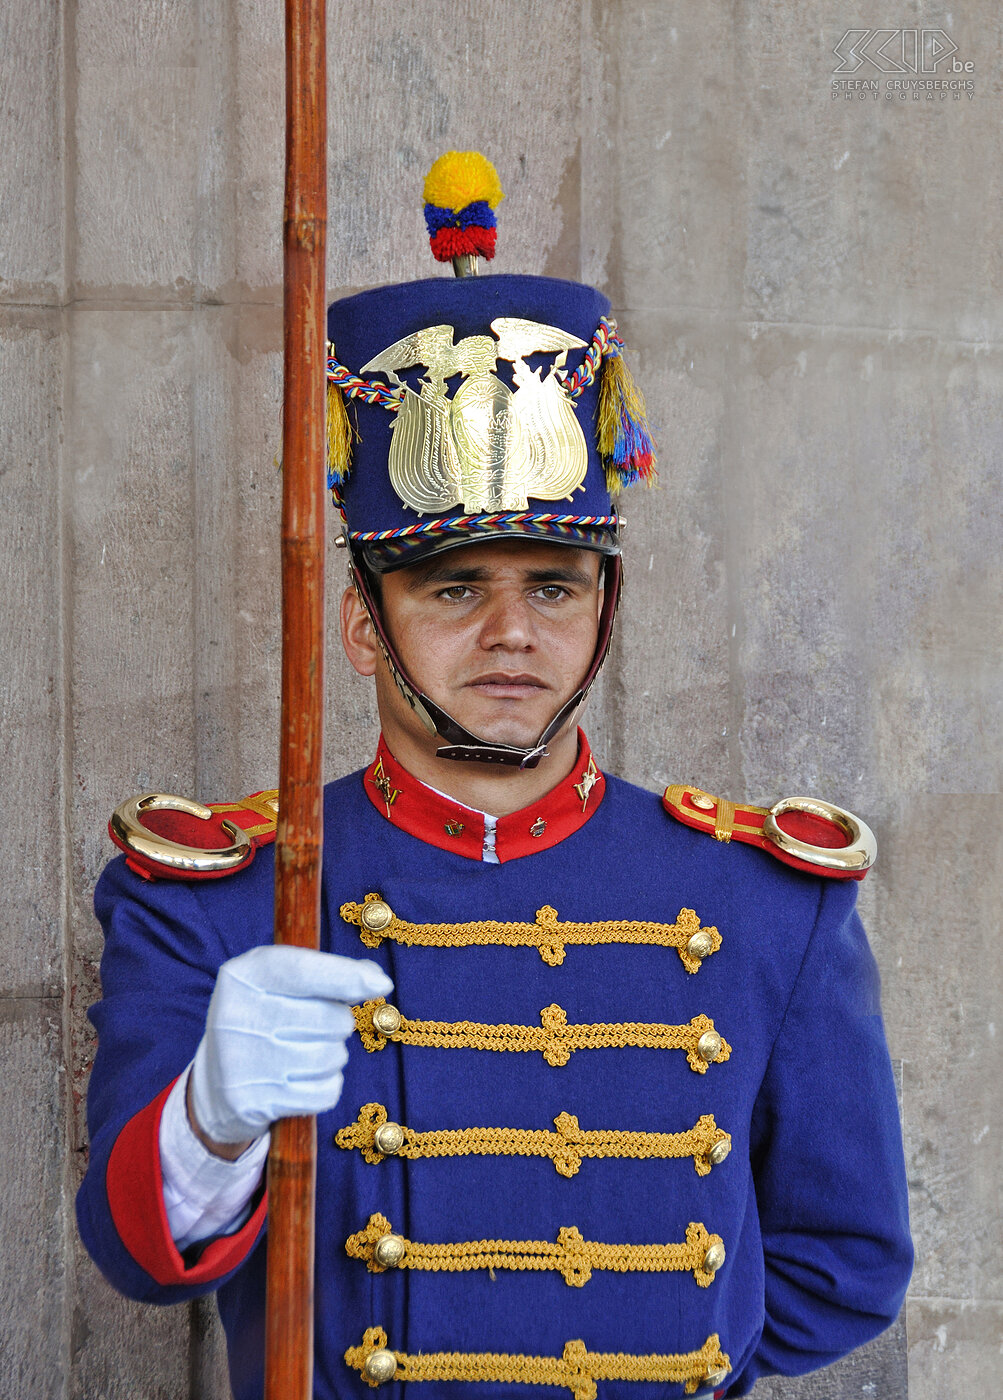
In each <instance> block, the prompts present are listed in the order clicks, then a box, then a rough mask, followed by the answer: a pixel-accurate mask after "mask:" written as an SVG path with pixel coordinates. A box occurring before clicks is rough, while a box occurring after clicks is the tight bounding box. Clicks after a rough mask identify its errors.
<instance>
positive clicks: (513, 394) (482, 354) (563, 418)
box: [363, 316, 588, 515]
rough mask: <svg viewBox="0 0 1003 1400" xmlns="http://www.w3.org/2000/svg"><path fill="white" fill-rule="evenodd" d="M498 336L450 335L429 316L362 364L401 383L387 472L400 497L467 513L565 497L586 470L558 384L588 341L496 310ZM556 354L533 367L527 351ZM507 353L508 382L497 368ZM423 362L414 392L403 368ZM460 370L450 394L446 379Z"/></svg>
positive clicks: (422, 506)
mask: <svg viewBox="0 0 1003 1400" xmlns="http://www.w3.org/2000/svg"><path fill="white" fill-rule="evenodd" d="M491 330H492V332H493V334H494V337H495V339H494V340H492V339H491V338H490V337H489V336H486V335H471V336H467V337H465V338H464V339H463V340H460V341H458V342H454V330H453V327H452V326H427V327H426V328H424V329H423V330H420V331H416V332H415V333H414V334H413V335H409V336H405V337H404V339H403V340H398V341H396V342H395V344H393V345H390V346H388V347H387V349H386V350H383V351H382V352H381V353H380V354H379V355H377V356H376V357H375V358H374V359H372V360H370V361H369V363H368V364H367V365H365V366H364V367H363V372H364V373H378V374H383V375H385V376H386V377H387V378H388V379H390V380H391V381H392V382H393V383H394V384H395V385H397V386H398V387H399V389H400V390H401V406H400V408H399V410H398V411H397V413H396V415H395V419H394V425H393V438H392V441H391V445H390V461H389V474H390V481H391V484H392V485H393V488H394V490H395V491H396V493H397V495H398V496H399V497H400V499H401V500H402V501H403V502H404V504H405V505H406V506H410V507H411V509H412V510H415V511H417V512H418V514H419V515H421V514H425V513H436V512H439V511H444V510H448V509H449V508H450V507H452V506H455V505H458V504H459V503H460V502H462V504H463V510H464V512H465V513H466V514H468V515H474V514H480V513H482V512H486V513H492V512H495V511H520V510H526V509H527V508H528V505H529V497H530V496H533V497H534V498H535V499H537V500H543V501H556V500H560V499H562V498H566V499H568V500H570V499H571V498H572V495H573V493H574V492H575V490H576V489H577V488H578V487H579V486H581V484H582V482H583V481H584V479H585V473H586V469H587V467H588V449H587V447H586V443H585V435H584V433H583V432H582V429H581V426H580V424H579V422H578V419H577V417H576V415H575V409H574V404H573V402H572V400H571V399H570V398H569V396H568V394H567V393H566V391H565V388H564V373H563V369H564V363H565V361H566V359H567V355H568V351H569V350H571V349H575V348H580V349H584V348H586V344H585V341H583V340H579V339H578V337H577V336H573V335H569V334H568V332H567V331H563V330H561V329H560V328H559V327H557V326H546V325H543V324H542V323H541V322H538V321H525V320H521V319H519V318H518V317H512V316H500V317H498V318H497V319H496V320H494V321H492V322H491ZM541 354H543V355H550V354H552V355H554V356H555V359H554V361H553V363H552V364H551V366H550V368H549V369H548V370H547V372H546V373H544V368H543V367H542V366H541V367H537V368H530V366H529V364H528V363H527V357H528V356H530V355H541ZM499 360H508V361H510V362H511V363H512V379H513V383H514V385H515V388H514V390H513V389H510V388H509V387H508V385H507V384H505V383H503V381H502V380H501V379H499V377H498V375H497V374H495V372H494V371H495V369H496V367H497V364H498V361H499ZM418 365H422V366H424V368H425V374H424V375H423V376H422V377H421V380H420V382H419V385H418V390H417V392H416V391H415V390H414V389H412V388H411V387H410V386H409V385H408V384H406V383H405V382H404V380H403V379H401V378H400V374H399V371H401V370H406V369H413V368H415V367H416V366H418ZM457 375H459V376H461V379H462V382H461V383H460V385H459V387H458V388H457V389H456V390H455V392H454V393H453V395H452V397H449V395H448V394H447V380H449V379H452V378H454V377H455V376H457Z"/></svg>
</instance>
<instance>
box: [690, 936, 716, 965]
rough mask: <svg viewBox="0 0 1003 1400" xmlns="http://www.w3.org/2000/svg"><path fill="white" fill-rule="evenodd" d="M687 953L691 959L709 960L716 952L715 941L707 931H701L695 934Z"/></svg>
mask: <svg viewBox="0 0 1003 1400" xmlns="http://www.w3.org/2000/svg"><path fill="white" fill-rule="evenodd" d="M686 951H687V953H689V955H690V957H691V958H700V959H701V960H703V959H704V958H709V957H710V955H711V953H713V951H714V940H713V939H712V938H711V936H710V934H709V933H708V932H707V930H706V929H701V930H700V932H699V933H695V934H694V935H693V937H692V938H691V939H690V941H689V942H688V943H687V945H686Z"/></svg>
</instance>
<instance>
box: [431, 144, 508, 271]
mask: <svg viewBox="0 0 1003 1400" xmlns="http://www.w3.org/2000/svg"><path fill="white" fill-rule="evenodd" d="M504 198H505V196H504V194H503V193H502V187H501V184H500V182H499V180H498V172H497V171H496V170H495V168H494V166H493V165H492V164H491V162H490V161H489V160H488V159H487V157H486V156H482V155H481V153H480V152H479V151H447V152H446V154H445V155H442V156H440V157H439V159H438V160H437V161H436V162H435V164H434V165H433V166H432V168H431V170H430V171H429V172H428V174H427V175H426V177H425V223H426V224H427V225H428V235H429V244H430V246H431V249H432V256H433V257H434V258H436V259H437V260H438V261H439V262H449V261H450V259H452V258H456V257H460V256H461V255H462V254H464V253H467V254H473V255H474V256H475V257H482V258H489V259H490V258H493V257H494V255H495V240H496V238H497V236H498V228H497V225H498V220H497V218H496V217H495V212H494V211H495V210H496V209H497V207H498V205H499V204H500V203H501V201H502V200H503V199H504Z"/></svg>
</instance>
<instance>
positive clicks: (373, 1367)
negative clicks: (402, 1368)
mask: <svg viewBox="0 0 1003 1400" xmlns="http://www.w3.org/2000/svg"><path fill="white" fill-rule="evenodd" d="M362 1369H363V1370H364V1371H365V1373H366V1380H367V1381H372V1383H373V1385H383V1383H384V1382H385V1381H392V1380H393V1378H394V1376H396V1374H397V1358H396V1356H394V1354H393V1352H392V1351H388V1350H387V1349H386V1347H381V1348H380V1350H379V1351H373V1352H370V1354H369V1355H368V1356H367V1357H366V1364H365V1366H364V1367H363V1368H362Z"/></svg>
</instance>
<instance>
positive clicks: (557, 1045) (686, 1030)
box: [352, 997, 731, 1074]
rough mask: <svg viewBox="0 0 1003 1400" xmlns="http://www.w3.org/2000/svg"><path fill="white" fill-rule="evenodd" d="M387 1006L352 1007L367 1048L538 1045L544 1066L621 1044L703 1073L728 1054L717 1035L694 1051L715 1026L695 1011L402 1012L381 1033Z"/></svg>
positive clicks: (377, 1000) (375, 1002) (380, 1001)
mask: <svg viewBox="0 0 1003 1400" xmlns="http://www.w3.org/2000/svg"><path fill="white" fill-rule="evenodd" d="M385 1005H386V999H385V998H384V997H374V998H373V999H372V1000H371V1001H367V1002H363V1004H362V1005H361V1006H353V1007H352V1014H353V1015H354V1017H355V1027H356V1030H357V1031H358V1032H359V1038H360V1039H361V1041H362V1043H363V1045H364V1046H365V1047H366V1049H367V1050H370V1051H372V1050H382V1049H383V1047H384V1046H385V1045H386V1043H387V1041H388V1040H392V1041H394V1042H395V1043H396V1044H398V1045H413V1046H421V1047H424V1048H427V1049H433V1050H516V1051H528V1050H538V1051H540V1052H541V1053H542V1055H543V1058H544V1059H545V1060H546V1061H547V1064H548V1065H554V1066H555V1067H556V1066H559V1065H566V1064H567V1063H568V1061H569V1060H570V1059H571V1056H572V1053H573V1052H574V1051H575V1050H599V1049H602V1048H604V1047H610V1048H614V1049H623V1048H624V1047H625V1046H637V1047H640V1048H642V1049H645V1050H685V1051H686V1059H687V1062H688V1063H689V1066H690V1069H693V1070H696V1072H697V1073H698V1074H706V1072H707V1066H708V1064H718V1063H720V1062H721V1061H722V1060H727V1059H728V1058H729V1057H730V1055H731V1046H730V1045H729V1044H728V1042H727V1041H726V1040H724V1039H723V1038H722V1039H721V1046H720V1049H719V1050H718V1051H717V1053H716V1054H715V1055H713V1056H712V1057H711V1059H710V1060H706V1059H704V1057H703V1056H702V1055H701V1054H699V1052H698V1050H697V1045H698V1043H699V1041H700V1037H701V1036H703V1035H705V1034H706V1033H707V1032H708V1031H713V1030H714V1022H713V1021H712V1020H711V1018H710V1017H709V1016H702V1015H701V1016H694V1017H693V1019H692V1020H691V1021H690V1023H689V1025H688V1026H686V1025H683V1026H665V1025H660V1024H657V1023H654V1024H653V1023H648V1022H643V1021H624V1022H621V1023H605V1022H601V1023H599V1024H597V1025H592V1026H569V1025H568V1014H567V1012H566V1011H564V1010H563V1008H562V1007H560V1006H556V1005H553V1006H545V1007H544V1008H543V1010H542V1011H541V1012H540V1021H541V1024H540V1025H539V1026H510V1025H505V1024H501V1025H486V1024H485V1023H483V1022H481V1021H412V1020H410V1019H409V1018H408V1017H406V1016H402V1017H401V1022H400V1026H399V1027H398V1029H397V1030H395V1031H392V1032H390V1033H389V1034H385V1033H384V1032H382V1031H380V1030H378V1029H377V1028H376V1027H375V1026H374V1024H373V1012H374V1011H376V1009H377V1008H378V1007H380V1006H385Z"/></svg>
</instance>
